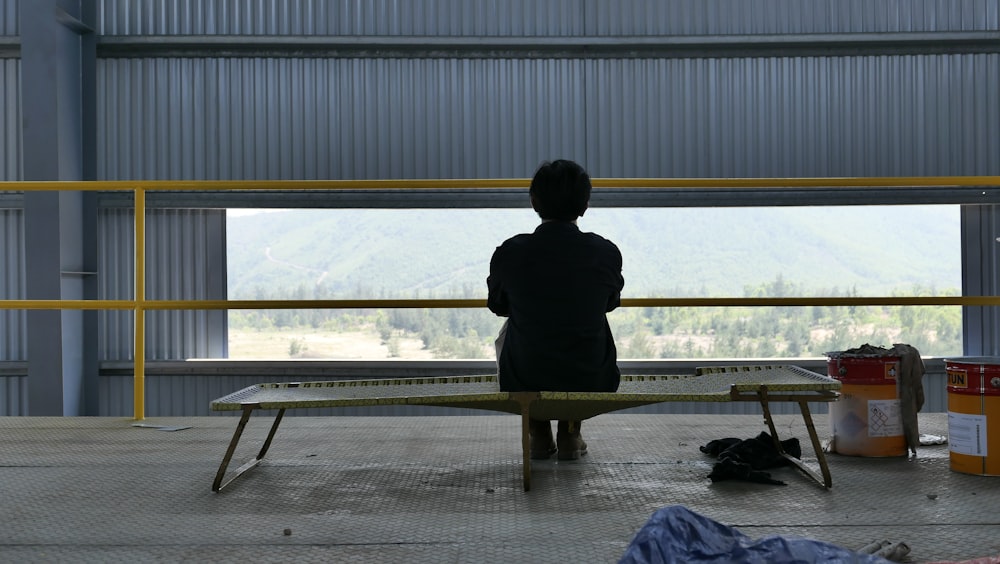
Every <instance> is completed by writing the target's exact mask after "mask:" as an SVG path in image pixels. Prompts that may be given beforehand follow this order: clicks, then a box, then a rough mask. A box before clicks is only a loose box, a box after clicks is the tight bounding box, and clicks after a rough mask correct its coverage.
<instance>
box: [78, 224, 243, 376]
mask: <svg viewBox="0 0 1000 564" xmlns="http://www.w3.org/2000/svg"><path fill="white" fill-rule="evenodd" d="M224 214H225V211H223V210H149V211H148V213H147V217H146V298H147V299H150V300H206V299H221V298H222V296H220V295H219V285H218V284H215V285H213V284H212V283H211V280H213V279H218V278H220V277H221V278H222V280H224V279H225V264H224V263H222V264H220V262H219V261H217V260H214V257H216V256H218V247H219V246H220V245H223V246H224V244H225V221H224ZM134 222H135V214H134V212H133V210H131V209H119V208H110V209H102V210H100V212H99V215H98V232H99V241H100V253H99V258H98V260H99V266H98V269H99V272H100V273H101V274H102V275H101V276H100V277H99V287H100V289H99V290H98V292H99V299H108V300H127V299H132V297H133V295H134V293H135V292H134V289H135V285H134V282H133V276H132V273H133V270H134V264H135V263H134V257H135V251H134V249H135V240H134ZM222 287H223V288H224V285H223V286H222ZM225 317H226V313H225V312H223V311H211V310H198V311H184V310H181V311H150V312H147V314H146V351H145V354H146V359H147V360H162V359H168V358H169V359H185V358H219V357H222V356H224V350H225V349H224V346H225V342H226V340H227V335H228V334H227V332H226V331H225V329H224V326H225ZM99 318H100V321H99V326H100V331H101V335H100V338H99V342H100V345H99V346H100V347H101V351H100V354H99V355H98V358H99V360H102V361H105V360H131V359H132V358H133V356H132V349H133V338H134V337H133V334H134V333H133V330H134V319H133V313H132V312H130V311H101V312H99ZM220 325H221V326H222V327H223V328H222V330H221V331H218V330H219V328H220V327H219V326H220Z"/></svg>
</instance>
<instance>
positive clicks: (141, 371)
mask: <svg viewBox="0 0 1000 564" xmlns="http://www.w3.org/2000/svg"><path fill="white" fill-rule="evenodd" d="M134 276H135V330H134V334H135V344H134V350H133V351H132V358H133V360H134V363H135V365H134V366H135V368H134V371H133V377H132V379H133V380H132V388H133V411H132V413H133V417H135V419H136V421H141V420H143V419H145V418H146V191H145V189H143V188H141V187H139V188H136V189H135V274H134Z"/></svg>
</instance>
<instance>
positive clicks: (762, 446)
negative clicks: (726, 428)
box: [699, 431, 802, 486]
mask: <svg viewBox="0 0 1000 564" xmlns="http://www.w3.org/2000/svg"><path fill="white" fill-rule="evenodd" d="M781 448H782V450H783V451H784V452H785V453H787V454H790V455H792V456H794V457H795V458H801V457H802V447H801V445H799V440H798V439H795V438H792V439H786V440H784V441H781ZM699 449H700V450H701V452H703V453H705V454H707V455H710V456H715V457H717V458H718V459H719V462H717V463H716V464H715V466H713V467H712V473H711V474H709V475H708V477H709V479H711V480H712V482H721V481H723V480H742V481H745V482H756V483H759V484H773V485H776V486H784V485H785V482H782V481H781V480H775V479H772V478H771V474H770V472H764V471H763V470H765V469H767V468H778V467H781V466H788V465H790V464H791V463H790V462H789V461H788V459H786V458H785V457H784V456H782V455H781V453H780V452H778V449H777V447H775V446H774V439H773V438H772V437H771V435H770V434H769V433H767V432H764V431H761V433H760V434H759V435H757V436H756V437H754V438H752V439H745V440H741V439H736V438H725V439H716V440H714V441H709V443H708V444H707V445H705V446H702V447H699Z"/></svg>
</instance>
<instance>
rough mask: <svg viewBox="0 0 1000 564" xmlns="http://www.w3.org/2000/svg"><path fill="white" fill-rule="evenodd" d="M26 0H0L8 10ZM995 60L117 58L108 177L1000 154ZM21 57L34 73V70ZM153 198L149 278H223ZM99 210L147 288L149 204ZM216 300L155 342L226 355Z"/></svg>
mask: <svg viewBox="0 0 1000 564" xmlns="http://www.w3.org/2000/svg"><path fill="white" fill-rule="evenodd" d="M4 1H5V2H6V3H2V2H4ZM14 6H15V4H14V3H13V0H0V10H5V13H13V12H16V8H15V7H14ZM998 11H1000V0H960V1H952V0H915V1H912V2H904V1H901V0H895V1H888V0H887V1H880V2H871V1H870V0H839V1H838V0H816V1H812V2H800V1H797V0H684V1H671V2H661V1H654V0H645V1H639V0H633V1H620V2H612V1H601V0H582V1H574V0H545V1H532V0H491V1H481V2H469V1H467V0H414V1H412V2H399V1H397V0H355V1H344V2H337V3H328V2H318V1H315V0H286V1H270V0H255V1H250V2H248V1H246V0H218V1H211V0H106V1H104V2H100V3H99V8H98V22H96V27H97V30H98V34H99V35H103V36H108V35H119V36H128V35H168V36H169V35H233V36H249V35H277V36H281V35H288V36H295V35H320V36H324V35H337V36H351V37H355V38H357V39H359V40H361V41H363V40H364V37H363V36H439V37H461V38H474V37H479V36H497V37H515V38H518V37H533V38H537V39H538V41H539V43H540V44H545V43H547V42H548V43H550V44H557V43H558V39H559V38H566V37H604V38H611V39H612V40H613V38H615V37H624V38H626V39H627V37H628V36H646V35H678V36H684V35H719V36H731V35H742V34H762V33H763V34H828V33H881V32H918V33H929V32H960V31H976V30H991V31H995V30H997V29H1000V20H998V17H1000V16H998ZM6 19H7V20H9V19H10V18H9V17H8V18H6ZM14 19H15V20H16V18H14ZM0 25H6V26H7V27H8V28H10V26H11V25H16V24H11V23H10V22H9V21H8V22H7V23H6V24H3V23H2V22H0ZM14 29H16V28H14ZM358 36H361V37H358ZM918 39H920V38H918ZM922 40H923V41H927V42H933V38H932V37H929V36H923V37H922ZM237 41H239V40H238V39H237ZM3 64H5V65H6V64H8V63H6V62H4V63H3ZM4 68H7V67H4ZM15 68H16V67H15ZM998 69H1000V55H997V54H995V53H986V54H934V55H927V54H922V55H912V54H911V55H905V54H900V55H889V54H872V55H863V54H857V55H852V56H844V55H843V54H840V55H838V56H818V55H815V56H808V57H802V56H795V53H794V51H792V50H790V51H789V53H788V56H766V57H764V56H761V57H735V58H662V57H606V58H593V57H588V56H577V57H573V58H565V59H563V58H543V57H538V56H526V57H524V58H517V57H514V58H511V57H509V56H508V57H493V58H491V57H489V56H477V57H421V58H417V57H409V58H408V57H402V56H400V57H398V58H385V57H381V58H380V57H377V56H373V55H371V54H369V55H365V56H351V57H347V56H339V57H329V58H325V57H316V56H310V57H297V56H294V55H293V56H289V53H288V52H283V53H282V54H281V56H280V57H266V56H253V57H231V56H227V57H213V56H211V55H210V54H209V56H199V57H174V56H155V57H146V58H129V57H121V58H102V59H100V60H99V61H98V69H97V73H98V76H97V83H98V114H99V115H98V119H97V123H98V124H99V131H98V159H97V160H98V163H99V165H98V166H99V170H98V176H99V178H102V179H137V178H142V179H171V178H172V179H227V178H228V179H314V178H355V179H365V178H450V177H459V178H461V177H523V176H527V175H530V173H531V171H532V170H533V169H534V168H535V166H537V164H538V162H540V161H541V160H544V159H549V158H553V157H566V158H574V159H579V160H581V161H583V162H584V163H586V165H587V167H588V169H589V170H590V172H591V173H592V174H593V175H595V176H600V177H613V176H668V177H669V176H678V177H683V176H692V177H696V176H709V177H710V176H827V175H829V176H841V175H843V176H864V175H923V174H1000V160H998V159H997V158H996V155H998V154H1000V108H998V104H997V103H996V99H995V93H996V92H1000V70H998ZM4 76H5V77H6V78H5V80H6V81H8V82H9V81H11V80H15V79H16V72H11V71H9V70H7V71H5V74H4ZM5 91H6V92H8V96H9V93H10V92H16V91H17V90H16V88H14V89H11V88H7V89H5ZM5 127H6V126H5ZM16 130H17V129H16V128H15V131H16ZM5 152H9V150H8V151H5ZM15 160H17V161H19V159H15ZM158 214H159V212H156V213H154V214H153V215H151V220H150V225H149V226H148V229H149V230H150V235H148V237H150V241H151V242H153V243H151V244H153V245H154V247H155V248H153V249H150V253H151V255H150V256H151V257H158V258H155V259H154V261H153V262H152V263H151V264H150V265H149V270H150V274H149V282H148V285H149V288H150V290H149V291H150V297H164V298H172V299H196V298H204V297H210V296H206V295H205V292H204V291H203V287H204V282H205V278H204V277H203V275H202V273H201V272H200V269H201V268H203V267H206V266H210V264H206V262H207V263H210V262H211V260H210V259H208V258H206V257H210V256H211V253H212V252H213V251H212V250H211V249H209V248H208V247H206V246H205V245H207V244H208V239H201V237H202V236H204V237H207V238H210V237H211V235H209V234H207V233H208V231H210V230H211V229H212V223H211V222H213V221H216V220H218V219H219V217H218V216H217V215H216V216H212V215H211V213H206V214H201V213H200V212H190V213H189V212H173V211H168V212H164V213H163V214H162V215H158ZM101 217H102V220H101V222H102V227H101V229H102V235H101V240H102V244H103V245H104V247H103V248H102V253H103V256H102V258H101V261H102V264H101V272H102V273H105V275H104V276H103V277H102V284H104V286H103V287H102V292H104V295H105V296H107V297H122V296H125V295H128V294H129V293H130V292H131V288H132V286H131V281H130V279H129V276H130V273H131V260H132V251H131V249H130V246H131V219H130V216H129V214H128V213H127V212H124V211H123V210H105V211H104V212H102V216H101ZM161 219H162V220H163V223H160V220H161ZM189 232H193V233H189ZM186 237H192V238H193V239H192V240H191V241H193V242H191V243H190V244H191V245H192V247H190V248H189V251H190V252H191V257H193V260H194V264H192V263H188V262H185V263H184V264H183V265H182V264H178V263H172V262H171V257H172V256H174V255H172V254H171V251H170V250H168V249H172V248H179V247H177V246H178V245H185V246H186V245H188V244H189V242H188V240H187V239H184V238H186ZM161 245H162V246H161ZM4 264H8V263H4ZM108 269H110V270H108ZM110 272H113V273H114V274H108V273H110ZM201 315H202V314H200V313H192V312H187V313H179V314H177V315H174V314H172V313H165V314H162V315H161V314H151V316H150V329H149V330H148V332H147V333H148V335H149V338H150V344H148V345H147V347H148V348H149V351H148V352H147V356H148V358H150V359H158V358H164V359H165V358H184V357H187V356H211V353H212V349H213V346H215V345H213V344H212V343H210V342H208V340H209V339H210V335H211V334H212V333H213V331H209V330H208V327H209V325H210V324H211V323H212V321H211V320H210V319H207V318H203V317H201ZM154 316H159V317H155V318H154ZM223 325H224V324H223ZM102 343H103V344H102V348H103V350H102V352H101V358H103V359H106V360H123V359H128V358H130V357H131V317H130V316H129V315H127V314H125V315H122V314H120V313H114V312H111V313H107V314H106V315H105V316H104V318H103V319H102ZM206 350H208V351H209V353H208V354H206ZM114 380H116V381H117V380H121V379H118V378H116V379H114ZM182 380H183V379H172V380H170V381H175V382H176V386H167V387H166V388H162V389H160V388H157V393H158V394H159V393H162V394H164V395H163V398H164V401H165V402H166V403H165V405H164V406H162V409H163V410H164V411H163V412H162V414H167V412H169V413H171V414H174V413H175V412H176V410H180V412H185V410H189V411H187V412H198V411H199V410H201V409H203V407H204V404H205V399H206V398H205V396H203V395H202V394H204V393H210V394H215V393H216V392H215V391H208V392H206V390H205V389H203V385H202V384H197V385H194V387H192V385H191V384H189V383H185V382H183V381H182ZM167 381H168V379H164V382H167ZM105 383H106V382H105ZM105 383H102V385H105ZM208 384H209V382H205V383H204V385H208ZM129 386H130V383H129ZM228 391H231V388H230V389H226V390H223V392H228ZM126 392H127V390H125V389H124V388H118V389H115V390H107V391H106V393H105V392H102V395H104V396H106V398H107V399H106V400H104V401H106V402H108V403H106V404H105V405H107V406H111V407H107V414H119V412H118V411H117V410H116V409H117V408H115V407H113V406H112V405H113V404H116V402H117V400H114V399H113V398H115V397H122V398H130V397H131V395H130V392H129V393H126ZM220 395H221V394H220ZM209 399H210V398H209ZM175 402H181V403H182V404H183V405H176V404H175ZM156 409H157V410H159V409H160V407H157V408H156ZM103 410H105V407H102V411H103ZM124 413H125V414H128V413H131V405H130V402H128V403H127V408H126V409H125V410H124ZM157 414H160V413H157Z"/></svg>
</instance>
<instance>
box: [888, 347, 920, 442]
mask: <svg viewBox="0 0 1000 564" xmlns="http://www.w3.org/2000/svg"><path fill="white" fill-rule="evenodd" d="M892 351H893V353H894V354H896V355H897V356H899V377H898V378H897V379H896V389H897V390H898V391H899V414H900V417H901V418H902V419H903V438H904V439H905V440H906V447H907V448H908V449H909V450H910V452H912V453H913V454H917V446H918V445H920V428H919V426H918V425H917V412H919V411H920V408H922V407H923V406H924V372H925V371H926V368H925V367H924V359H922V358H920V351H918V350H917V349H915V348H914V347H911V346H910V345H905V344H901V343H895V344H893V345H892Z"/></svg>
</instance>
